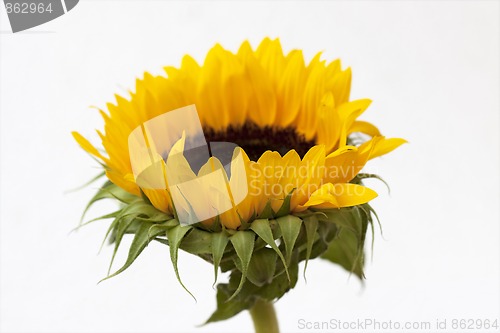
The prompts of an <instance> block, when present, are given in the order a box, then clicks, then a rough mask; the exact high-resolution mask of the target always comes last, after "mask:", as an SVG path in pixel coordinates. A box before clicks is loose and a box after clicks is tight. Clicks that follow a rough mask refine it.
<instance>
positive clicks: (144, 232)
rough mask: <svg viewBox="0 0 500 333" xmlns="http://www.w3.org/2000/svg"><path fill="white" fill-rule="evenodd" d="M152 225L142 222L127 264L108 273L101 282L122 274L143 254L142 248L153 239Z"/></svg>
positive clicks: (133, 241) (131, 246) (131, 247)
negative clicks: (151, 233)
mask: <svg viewBox="0 0 500 333" xmlns="http://www.w3.org/2000/svg"><path fill="white" fill-rule="evenodd" d="M151 226H152V223H147V222H145V223H143V224H141V227H140V228H139V229H138V230H137V232H136V233H135V236H134V239H133V240H132V244H131V245H130V249H129V251H128V256H127V260H126V261H125V264H124V265H123V266H122V267H121V268H120V269H119V270H117V271H116V272H114V273H113V274H111V275H108V276H107V277H105V278H104V279H102V280H101V281H99V283H100V282H102V281H104V280H107V279H109V278H112V277H113V276H116V275H118V274H120V273H121V272H123V271H124V270H126V269H127V268H128V267H129V266H130V265H132V263H133V262H134V261H135V259H136V258H137V257H138V256H139V254H141V252H142V250H144V248H146V246H147V245H148V244H149V242H150V240H151V235H150V228H151ZM157 235H158V234H153V237H155V236H157Z"/></svg>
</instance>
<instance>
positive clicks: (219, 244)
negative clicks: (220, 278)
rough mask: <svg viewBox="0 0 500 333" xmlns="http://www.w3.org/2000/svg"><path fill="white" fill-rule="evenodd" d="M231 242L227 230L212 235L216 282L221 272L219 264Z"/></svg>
mask: <svg viewBox="0 0 500 333" xmlns="http://www.w3.org/2000/svg"><path fill="white" fill-rule="evenodd" d="M228 242H229V237H227V235H226V233H225V232H218V233H214V234H213V236H212V260H213V264H214V284H213V285H215V284H216V283H217V275H218V273H219V265H220V262H221V259H222V256H223V255H224V250H225V249H226V246H227V243H228Z"/></svg>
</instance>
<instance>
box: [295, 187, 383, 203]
mask: <svg viewBox="0 0 500 333" xmlns="http://www.w3.org/2000/svg"><path fill="white" fill-rule="evenodd" d="M376 197H377V193H376V192H375V191H373V190H372V189H369V188H368V187H365V186H362V185H357V184H350V183H343V184H331V183H327V184H324V185H323V186H322V187H321V188H320V189H318V190H317V191H316V192H314V193H313V194H312V195H311V197H310V198H309V200H308V201H307V202H306V203H305V204H304V206H305V207H315V208H320V209H321V208H322V209H328V208H342V207H351V206H357V205H361V204H364V203H367V202H368V201H370V200H372V199H374V198H376Z"/></svg>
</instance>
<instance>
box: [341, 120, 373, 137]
mask: <svg viewBox="0 0 500 333" xmlns="http://www.w3.org/2000/svg"><path fill="white" fill-rule="evenodd" d="M354 132H361V133H364V134H368V135H369V136H377V135H381V134H380V131H379V130H378V128H377V127H376V126H375V125H373V124H371V123H369V122H367V121H360V120H357V121H355V122H354V123H353V124H352V125H351V127H350V128H349V131H348V134H350V133H354Z"/></svg>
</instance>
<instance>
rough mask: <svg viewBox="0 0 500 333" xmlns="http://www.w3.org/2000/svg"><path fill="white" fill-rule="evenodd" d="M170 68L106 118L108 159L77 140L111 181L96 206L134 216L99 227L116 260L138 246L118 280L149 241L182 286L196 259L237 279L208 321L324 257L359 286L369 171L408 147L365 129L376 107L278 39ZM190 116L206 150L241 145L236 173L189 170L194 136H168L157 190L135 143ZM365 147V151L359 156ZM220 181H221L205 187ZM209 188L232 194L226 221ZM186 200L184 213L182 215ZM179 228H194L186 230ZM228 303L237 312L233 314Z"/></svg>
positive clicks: (267, 296)
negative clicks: (164, 123) (172, 118)
mask: <svg viewBox="0 0 500 333" xmlns="http://www.w3.org/2000/svg"><path fill="white" fill-rule="evenodd" d="M164 70H165V74H164V75H151V74H149V73H145V74H144V76H143V78H142V79H137V81H136V85H135V91H134V92H131V93H130V95H129V96H126V97H122V96H118V95H116V96H115V102H114V103H108V104H107V105H106V110H100V111H99V112H100V114H101V115H102V118H103V120H104V129H103V130H97V133H98V135H99V137H100V139H101V144H102V148H103V149H101V148H100V147H98V146H94V145H93V144H91V143H90V142H89V141H88V140H87V139H86V138H85V137H83V136H82V135H81V134H79V133H77V132H73V133H72V134H73V136H74V138H75V139H76V141H77V142H78V144H79V145H80V146H81V147H82V148H83V149H84V150H85V151H86V152H88V153H89V154H90V155H92V156H93V157H95V158H96V159H97V160H99V162H100V163H101V164H102V165H103V166H104V169H105V175H106V177H107V178H108V182H107V183H106V184H105V185H104V186H103V187H102V189H101V190H100V191H99V193H98V194H97V195H96V196H95V197H94V198H93V199H92V200H91V203H90V204H89V205H91V204H92V203H93V202H95V201H97V200H100V199H103V198H112V199H118V200H119V201H121V202H122V203H123V204H124V205H123V208H122V209H121V210H119V211H118V212H115V213H113V214H109V215H107V216H104V217H103V218H113V219H114V220H113V223H112V224H111V226H110V229H109V231H108V234H111V235H112V239H111V240H112V241H113V242H114V244H115V253H116V251H117V249H118V247H119V245H120V242H121V239H122V237H123V236H124V235H125V234H127V233H131V234H134V235H135V236H134V241H133V243H132V245H131V248H130V251H129V258H128V259H127V262H126V263H125V265H124V266H123V267H122V268H120V269H119V270H118V271H117V272H116V273H115V274H113V275H109V276H108V277H110V276H114V275H116V274H118V273H120V272H121V271H123V270H124V269H126V268H127V267H128V266H130V264H131V263H132V262H133V261H134V260H135V258H136V257H137V256H138V255H139V254H140V253H141V251H142V250H143V249H144V247H145V246H146V245H147V244H148V243H149V242H150V241H151V240H157V241H160V242H162V243H165V244H167V245H168V246H169V247H170V255H171V258H172V262H173V264H174V268H175V272H176V275H177V277H178V278H179V272H178V269H177V251H178V249H182V250H185V251H187V252H190V253H193V254H195V255H198V256H200V257H201V258H203V259H204V260H206V261H209V262H210V263H212V264H213V265H214V272H215V275H216V278H217V271H218V270H219V268H220V269H222V270H223V271H230V272H231V279H230V281H229V283H228V284H219V287H218V306H219V309H218V310H217V311H216V312H215V313H214V314H213V315H212V317H211V318H210V319H209V321H217V320H222V319H227V318H229V317H231V316H233V315H234V314H236V313H238V312H239V311H242V310H244V309H251V308H252V307H253V306H254V305H255V304H256V302H259V300H264V301H273V300H275V299H276V298H280V297H281V296H282V295H283V294H284V293H285V292H287V291H288V290H289V289H290V288H292V287H293V286H294V285H295V283H296V280H297V272H296V271H297V266H298V263H299V262H300V261H302V260H305V261H306V263H307V260H309V259H312V258H315V257H319V256H321V257H322V258H324V259H327V260H330V261H331V262H333V263H336V264H339V265H341V266H343V267H344V268H346V269H348V270H350V271H352V272H354V273H355V274H356V275H358V276H359V277H362V276H363V272H362V266H363V245H364V239H365V234H366V230H367V226H368V225H372V222H373V219H372V215H373V214H374V212H373V209H372V208H371V206H370V205H369V204H368V202H369V201H371V200H372V199H374V198H375V197H376V196H377V194H376V193H375V191H373V190H371V189H369V188H367V187H366V186H364V185H363V183H362V179H363V178H366V177H370V176H373V175H368V174H363V173H361V170H362V169H363V168H364V166H365V165H366V164H367V162H368V161H369V160H370V159H373V158H375V157H378V156H381V155H384V154H387V153H389V152H391V151H392V150H394V149H395V148H397V147H399V146H400V145H401V144H403V143H405V142H406V141H405V140H404V139H400V138H390V139H388V138H385V137H384V136H383V135H382V134H381V133H380V131H379V129H378V128H377V127H376V126H375V125H373V124H371V123H369V122H366V121H363V120H358V118H359V117H360V116H361V115H362V114H363V112H364V111H365V110H366V109H367V108H368V107H369V105H370V103H371V101H370V100H369V99H359V100H350V88H351V70H350V68H347V69H343V68H342V66H341V63H340V60H335V61H332V62H327V61H325V60H322V58H321V53H318V54H316V55H315V56H314V57H313V59H312V60H311V61H310V62H309V63H306V61H305V60H304V56H303V54H302V51H300V50H292V51H290V52H288V53H284V52H283V50H282V47H281V44H280V41H279V40H278V39H275V40H271V39H269V38H266V39H264V40H263V41H262V42H261V43H260V45H259V46H258V47H257V48H256V49H253V48H252V47H251V45H250V44H249V43H248V42H244V43H243V44H242V45H241V46H240V48H239V49H238V51H237V52H236V53H233V52H230V51H228V50H226V49H224V48H223V47H222V46H220V45H215V46H214V47H213V48H212V49H211V50H210V51H209V52H208V54H207V56H206V58H205V60H204V62H203V64H198V63H197V62H196V61H195V60H194V59H193V58H192V57H191V56H189V55H186V56H184V58H183V59H182V62H181V65H180V67H178V68H176V67H170V66H167V67H165V68H164ZM189 106H191V107H189ZM186 108H187V109H186ZM189 108H191V109H190V110H193V109H192V108H194V110H196V111H197V115H198V117H199V122H200V124H201V127H202V133H203V135H204V139H205V140H206V142H207V143H210V142H231V143H234V144H235V145H236V146H237V147H236V148H235V149H234V151H233V160H232V163H230V165H229V167H226V166H225V165H223V163H222V162H221V160H220V159H219V158H218V157H216V156H211V157H209V158H207V159H206V160H205V161H203V163H202V164H201V167H199V168H193V167H192V166H191V165H190V163H189V162H188V159H187V156H185V144H186V142H187V141H186V140H187V139H186V134H185V133H182V135H181V134H180V133H173V134H172V133H170V134H168V133H167V132H168V131H167V130H165V133H166V134H165V133H164V134H161V135H163V136H165V137H166V136H168V135H170V136H173V142H174V144H173V145H172V146H171V147H170V148H169V150H166V151H160V150H157V151H153V152H152V153H151V151H152V148H151V147H153V146H154V143H151V142H148V143H147V145H148V153H149V154H150V156H151V157H152V159H153V160H154V161H155V163H156V166H155V168H156V169H155V170H156V172H157V173H156V175H157V176H156V178H161V181H164V183H161V184H164V185H161V186H151V180H152V179H151V178H150V179H146V178H144V177H142V178H141V177H139V176H138V173H137V172H136V169H137V164H138V163H139V164H141V163H143V162H144V161H143V159H142V158H138V157H137V156H134V154H135V153H134V150H133V149H132V148H133V147H132V143H131V142H132V141H131V138H133V137H134V135H135V134H134V133H136V132H137V129H139V131H140V132H141V133H142V131H144V128H145V125H144V124H147V123H148V122H150V121H152V120H154V119H158V117H162V115H164V114H166V113H168V112H169V111H173V110H177V111H179V110H184V109H185V110H188V109H189ZM186 112H187V111H186ZM356 133H362V135H358V134H356ZM355 138H358V140H357V141H359V138H362V139H364V142H359V143H358V144H354V142H356V140H355ZM171 139H172V138H171ZM146 141H147V139H146ZM236 157H238V158H236ZM143 164H144V163H143ZM241 170H243V171H244V172H240V171H241ZM214 172H218V173H219V174H220V175H221V178H219V180H217V181H213V182H212V183H211V184H206V183H203V182H201V181H200V179H202V178H203V177H204V176H207V175H210V174H211V173H214ZM173 174H175V175H178V176H175V177H173V176H171V175H173ZM169 175H170V177H168V176H169ZM377 177H378V176H377ZM167 178H168V179H167ZM181 181H182V182H187V181H193V182H194V183H193V184H197V185H196V188H197V189H198V191H190V192H194V193H192V195H191V196H190V197H186V196H184V194H183V193H180V192H179V193H177V194H176V193H174V191H173V190H172V189H173V187H169V186H168V183H174V182H175V183H177V182H181ZM152 182H153V183H154V182H155V180H152ZM197 182H198V183H197ZM242 188H245V195H243V196H240V197H241V198H239V199H238V200H237V199H236V195H235V194H234V193H237V191H240V190H241V189H242ZM214 189H215V190H217V191H214ZM209 190H211V191H212V192H210V193H219V192H224V191H228V192H231V191H233V192H232V193H233V194H231V195H230V196H229V197H228V198H229V199H227V200H226V201H227V203H226V204H225V205H226V206H227V209H224V210H222V211H220V212H218V211H216V213H214V214H211V215H210V214H208V212H210V211H211V210H214V209H215V208H214V207H217V205H219V206H220V205H221V200H222V199H221V197H219V196H218V195H207V193H208V192H207V191H209ZM234 191H236V192H234ZM181 196H182V198H183V200H184V201H185V202H184V204H183V205H182V207H181V205H179V204H175V202H176V199H175V198H179V197H181ZM178 200H179V199H178ZM203 213H207V214H203ZM196 215H199V216H196ZM182 216H185V217H183V218H187V219H191V220H192V221H193V223H190V224H189V225H183V224H182V223H179V221H181V217H182ZM200 216H202V217H200ZM194 217H196V219H195V218H194ZM196 222H201V223H196ZM108 234H107V236H108ZM107 236H106V237H107ZM277 240H279V242H276V241H277ZM266 245H267V246H266ZM340 249H342V251H343V252H344V255H342V254H341V253H340V252H339V251H341V250H340ZM346 251H347V252H346ZM263 267H264V268H263ZM179 281H180V278H179ZM181 284H182V282H181ZM219 296H220V297H219ZM227 304H231V306H233V307H234V309H232V310H231V311H229V312H228V311H227V308H226V307H227V306H228V305H227Z"/></svg>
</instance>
